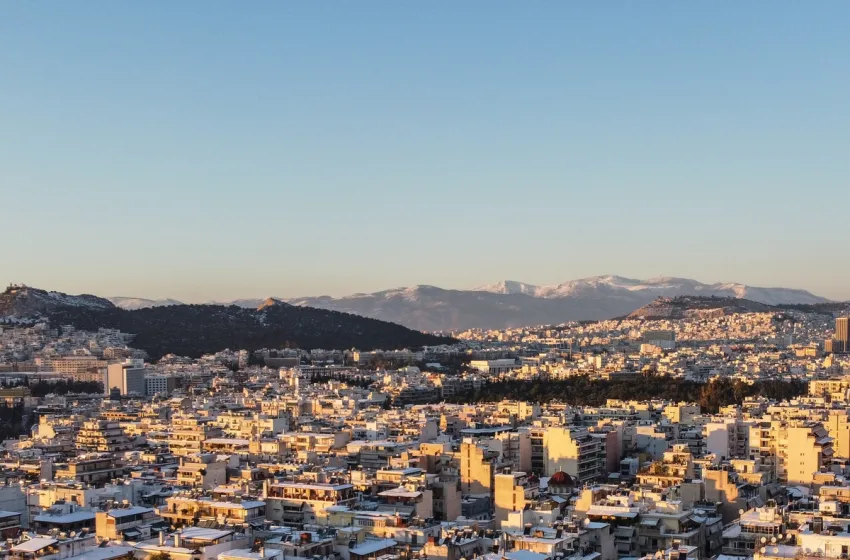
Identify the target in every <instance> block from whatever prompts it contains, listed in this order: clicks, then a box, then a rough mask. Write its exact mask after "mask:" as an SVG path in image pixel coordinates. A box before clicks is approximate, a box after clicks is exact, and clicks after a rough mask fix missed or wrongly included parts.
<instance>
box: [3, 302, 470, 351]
mask: <svg viewBox="0 0 850 560" xmlns="http://www.w3.org/2000/svg"><path fill="white" fill-rule="evenodd" d="M42 320H46V321H49V322H50V323H51V324H52V325H53V326H57V327H61V326H65V325H71V326H73V327H75V328H77V329H81V330H88V331H93V330H97V329H99V328H110V329H118V330H120V331H122V332H125V333H130V334H133V335H134V339H133V343H132V346H133V347H134V348H139V349H142V350H145V351H146V352H147V353H148V355H149V356H150V357H151V358H153V359H158V358H160V357H161V356H163V355H165V354H169V353H173V354H177V355H180V356H190V357H193V358H197V357H199V356H201V355H203V354H207V353H213V352H218V351H220V350H223V349H225V348H231V349H243V348H244V349H247V350H256V349H260V348H271V349H277V348H281V347H283V346H292V347H298V348H304V349H311V348H336V349H342V348H352V347H356V348H359V349H362V350H372V349H378V348H380V349H386V350H390V349H400V348H414V347H420V346H427V345H438V344H447V343H453V342H455V340H454V339H451V338H449V337H441V336H435V335H430V334H425V333H421V332H417V331H415V330H412V329H408V328H405V327H402V326H400V325H397V324H393V323H389V322H387V321H380V320H377V319H370V318H367V317H361V316H357V315H351V314H349V313H341V312H338V311H332V310H327V309H315V308H312V307H306V306H301V307H298V306H294V305H289V304H287V303H284V302H281V301H278V300H275V299H272V298H268V299H266V300H263V301H260V302H259V304H258V305H257V307H256V308H247V307H237V306H233V305H231V306H222V305H184V304H176V305H163V306H158V307H145V308H142V309H134V310H127V309H122V308H120V307H118V306H116V305H115V304H113V303H112V302H110V301H109V300H107V299H104V298H100V297H97V296H92V295H79V296H72V295H68V294H63V293H60V292H51V291H47V290H41V289H38V288H32V287H28V286H9V287H8V288H7V289H6V291H4V292H3V293H0V322H6V323H13V324H19V323H30V324H31V323H33V322H35V321H42Z"/></svg>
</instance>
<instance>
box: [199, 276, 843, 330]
mask: <svg viewBox="0 0 850 560" xmlns="http://www.w3.org/2000/svg"><path fill="white" fill-rule="evenodd" d="M675 296H709V297H710V296H714V297H723V298H738V299H747V300H751V301H755V302H758V303H762V304H765V305H786V304H801V305H814V304H820V303H825V302H828V301H829V300H827V299H826V298H822V297H819V296H816V295H814V294H812V293H810V292H808V291H806V290H798V289H789V288H762V287H755V286H748V285H746V284H739V283H715V284H704V283H702V282H698V281H696V280H690V279H687V278H674V277H662V278H651V279H648V280H636V279H632V278H625V277H622V276H615V275H606V276H593V277H590V278H581V279H578V280H570V281H567V282H564V283H562V284H558V285H555V286H536V285H534V284H527V283H524V282H517V281H513V280H504V281H501V282H498V283H496V284H491V285H487V286H481V287H479V288H476V289H474V290H451V289H444V288H438V287H436V286H426V285H419V286H412V287H407V288H396V289H390V290H382V291H380V292H375V293H371V294H352V295H350V296H344V297H331V296H317V297H303V298H289V299H286V298H276V299H280V300H282V301H285V302H287V303H290V304H292V305H295V306H309V307H316V308H320V309H330V310H335V311H343V312H346V313H352V314H355V315H362V316H364V317H371V318H375V319H381V320H384V321H390V322H394V323H398V324H401V325H405V326H407V327H410V328H413V329H417V330H423V331H451V330H465V329H469V328H508V327H520V326H525V325H539V324H556V323H563V322H567V321H578V320H597V319H610V318H612V317H620V316H625V315H628V314H629V313H631V312H633V311H635V310H636V309H639V308H641V307H643V306H645V305H647V304H649V303H651V302H652V301H654V300H655V299H656V298H657V297H675ZM264 299H265V298H254V299H251V298H249V299H240V300H233V301H229V302H228V301H225V302H215V303H218V304H221V305H238V306H241V307H249V308H257V307H258V306H260V305H261V304H262V302H263V301H264Z"/></svg>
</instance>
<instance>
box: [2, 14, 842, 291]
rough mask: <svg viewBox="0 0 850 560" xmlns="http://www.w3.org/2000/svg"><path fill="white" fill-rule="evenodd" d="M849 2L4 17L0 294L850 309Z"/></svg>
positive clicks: (18, 15) (3, 15)
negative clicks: (539, 289)
mask: <svg viewBox="0 0 850 560" xmlns="http://www.w3.org/2000/svg"><path fill="white" fill-rule="evenodd" d="M848 29H850V2H846V1H843V0H841V1H838V0H836V1H829V0H825V1H819V2H796V1H788V2H783V1H764V2H759V1H747V2H740V1H737V0H736V1H711V2H709V1H703V2H680V1H675V2H673V1H661V0H657V1H656V0H653V1H647V2H561V1H557V2H555V1H552V2H538V1H530V2H519V1H510V2H501V1H497V0H480V1H474V0H470V1H463V2H398V1H367V2H300V1H292V2H287V1H277V0H275V1H269V2H262V1H252V2H236V1H231V2H219V1H214V0H204V1H189V0H181V1H179V2H174V1H171V0H167V1H166V0H162V1H156V0H149V1H145V2H114V1H107V0H102V1H95V0H93V1H88V2H25V1H17V2H15V1H8V2H2V3H0V216H2V226H3V227H2V232H3V235H2V241H0V281H2V282H4V283H8V282H19V283H20V282H22V283H27V284H30V285H33V286H38V287H44V288H48V289H55V290H61V291H67V292H71V293H79V292H87V293H96V294H99V295H106V296H111V295H126V296H143V297H165V296H171V297H175V298H178V299H182V300H184V301H203V300H207V299H225V298H234V297H249V296H266V295H270V294H271V295H276V296H283V297H286V296H301V295H319V294H332V295H343V294H347V293H352V292H358V291H375V290H379V289H385V288H391V287H397V286H404V285H412V284H434V285H438V286H443V287H458V288H469V287H474V286H476V285H479V284H484V283H491V282H496V281H498V280H501V279H505V278H509V279H515V280H521V281H525V282H530V283H536V284H554V283H559V282H562V281H565V280H568V279H573V278H578V277H584V276H591V275H597V274H619V275H623V276H630V277H638V278H648V277H652V276H683V277H691V278H696V279H698V280H702V281H709V282H713V281H738V282H745V283H749V284H753V285H762V286H764V285H768V286H785V287H799V288H806V289H809V290H811V291H813V292H815V293H818V294H820V295H824V296H827V297H834V298H850V259H848V258H847V246H848V239H850V233H848V232H849V231H850V225H848V216H850V213H848V209H850V33H848Z"/></svg>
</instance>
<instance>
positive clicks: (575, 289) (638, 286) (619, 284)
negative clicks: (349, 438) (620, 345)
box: [477, 276, 828, 305]
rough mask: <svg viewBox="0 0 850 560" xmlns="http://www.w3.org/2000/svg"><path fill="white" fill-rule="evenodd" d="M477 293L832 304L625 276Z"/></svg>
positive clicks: (782, 293) (784, 292) (795, 294)
mask: <svg viewBox="0 0 850 560" xmlns="http://www.w3.org/2000/svg"><path fill="white" fill-rule="evenodd" d="M477 291H482V292H490V293H494V294H528V295H531V296H534V297H539V298H546V299H556V298H566V297H580V296H587V295H594V296H599V295H603V294H605V295H608V296H615V297H616V296H618V295H619V296H626V295H627V293H629V292H632V293H634V292H648V293H652V294H653V295H654V296H656V297H657V296H677V295H701V296H716V297H736V298H740V299H749V300H752V301H757V302H759V303H765V304H767V305H784V304H790V303H806V304H812V303H823V302H826V301H828V300H826V299H825V298H822V297H818V296H816V295H813V294H812V293H810V292H807V291H806V290H795V289H789V288H757V287H753V286H747V285H745V284H736V283H716V284H703V283H702V282H698V281H696V280H689V279H687V278H671V277H664V278H650V279H649V280H634V279H632V278H624V277H622V276H593V277H590V278H581V279H579V280H570V281H568V282H564V283H563V284H558V285H557V286H534V285H532V284H525V283H522V282H515V281H512V280H505V281H503V282H499V283H497V284H492V285H489V286H482V287H480V288H477Z"/></svg>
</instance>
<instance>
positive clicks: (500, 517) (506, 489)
mask: <svg viewBox="0 0 850 560" xmlns="http://www.w3.org/2000/svg"><path fill="white" fill-rule="evenodd" d="M493 485H494V487H495V490H494V498H493V502H494V505H495V507H496V513H495V516H494V518H493V519H494V521H495V523H496V527H501V525H502V523H503V522H505V521H507V520H508V514H509V513H511V512H512V511H523V509H525V506H526V504H528V503H530V502H531V501H533V500H535V499H536V498H537V497H538V495H539V491H540V487H539V483H538V480H537V477H535V476H533V475H532V476H529V475H528V474H526V473H524V472H512V473H504V474H497V475H496V476H495V477H494V479H493Z"/></svg>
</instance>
